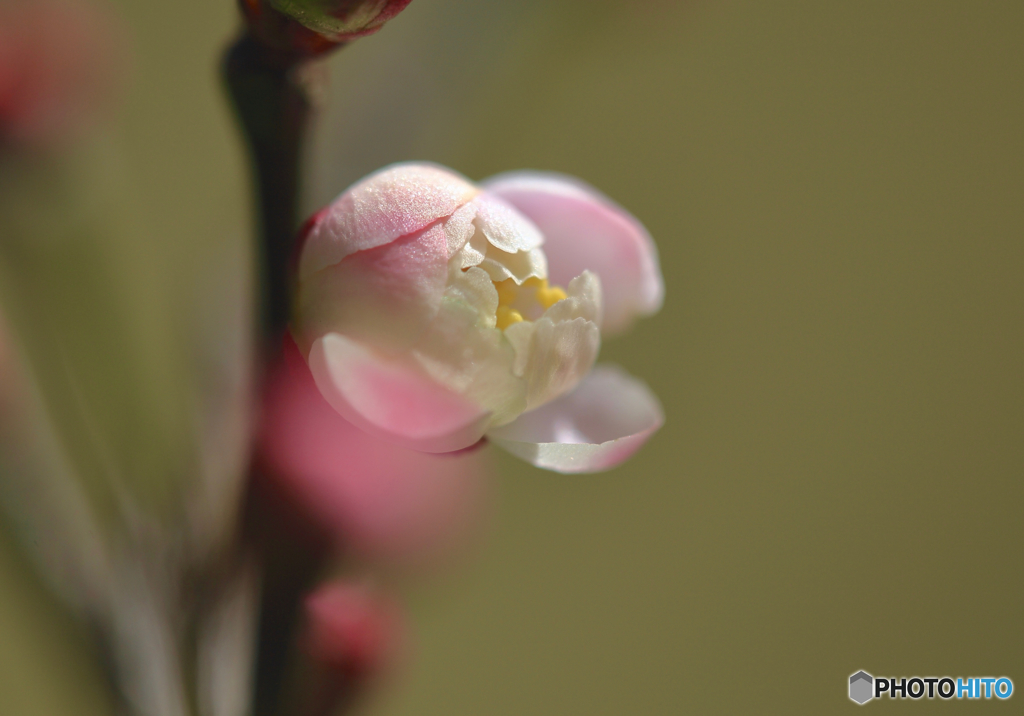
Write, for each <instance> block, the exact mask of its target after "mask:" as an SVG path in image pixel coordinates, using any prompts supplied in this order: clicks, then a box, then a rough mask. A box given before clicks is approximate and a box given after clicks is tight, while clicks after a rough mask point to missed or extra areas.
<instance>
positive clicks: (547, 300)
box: [537, 281, 566, 308]
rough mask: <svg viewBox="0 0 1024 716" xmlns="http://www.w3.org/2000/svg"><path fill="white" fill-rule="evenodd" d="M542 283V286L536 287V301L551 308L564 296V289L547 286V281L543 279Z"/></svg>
mask: <svg viewBox="0 0 1024 716" xmlns="http://www.w3.org/2000/svg"><path fill="white" fill-rule="evenodd" d="M544 284H545V285H544V286H543V287H542V288H538V289H537V301H538V303H540V305H542V306H544V308H551V307H552V306H554V305H555V304H556V303H558V302H559V301H561V300H562V299H563V298H565V297H566V296H565V291H563V290H562V289H561V288H559V287H558V286H552V287H551V288H548V287H547V281H545V282H544Z"/></svg>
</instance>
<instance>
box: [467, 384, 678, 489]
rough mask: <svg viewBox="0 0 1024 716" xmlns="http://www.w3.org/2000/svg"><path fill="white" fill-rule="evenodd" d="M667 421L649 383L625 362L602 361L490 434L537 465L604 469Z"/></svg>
mask: <svg viewBox="0 0 1024 716" xmlns="http://www.w3.org/2000/svg"><path fill="white" fill-rule="evenodd" d="M664 422H665V417H664V415H663V414H662V411H661V405H660V404H659V402H658V399H657V398H656V397H655V396H654V394H653V393H652V392H651V390H650V388H648V387H647V386H646V385H644V384H643V383H642V382H640V381H639V380H637V379H636V378H633V377H632V376H630V375H629V374H627V373H626V372H625V371H623V370H622V369H621V368H618V367H616V366H611V365H599V366H597V367H595V368H594V369H593V370H592V371H591V372H590V373H589V374H588V375H587V377H585V378H584V379H583V380H582V381H581V382H580V384H579V385H578V386H577V387H576V388H575V389H574V390H573V391H572V392H571V393H569V394H567V395H565V396H562V397H561V398H558V399H556V400H554V401H552V402H550V403H548V404H546V405H543V406H541V407H540V408H537V409H536V410H532V411H530V412H528V413H524V414H523V415H521V416H519V417H518V418H516V419H515V420H514V421H512V422H511V423H509V424H508V425H505V426H503V427H500V428H496V429H494V430H491V431H490V432H488V433H487V438H488V439H489V440H491V441H492V442H494V443H495V444H497V445H499V446H501V447H503V448H505V449H506V450H508V451H509V452H511V453H512V454H513V455H516V456H517V457H521V458H522V459H524V460H526V461H527V462H530V463H532V464H533V465H536V466H537V467H543V468H546V469H548V470H554V471H556V472H564V473H579V472H600V471H601V470H607V469H609V468H612V467H615V466H616V465H618V464H619V463H621V462H623V461H624V460H625V459H626V458H628V457H629V456H630V455H632V454H633V453H634V452H636V451H637V450H638V449H639V448H640V446H641V445H643V444H644V443H645V442H647V439H648V438H650V437H651V435H653V434H654V433H655V432H656V431H657V430H658V428H660V427H661V426H662V424H663V423H664Z"/></svg>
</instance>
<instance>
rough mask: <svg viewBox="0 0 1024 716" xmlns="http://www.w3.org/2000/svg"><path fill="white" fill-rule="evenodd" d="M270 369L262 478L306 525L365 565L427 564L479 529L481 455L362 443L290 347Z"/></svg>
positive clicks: (367, 439) (364, 438) (484, 467)
mask: <svg viewBox="0 0 1024 716" xmlns="http://www.w3.org/2000/svg"><path fill="white" fill-rule="evenodd" d="M285 355H286V358H287V359H288V360H287V362H283V363H282V364H280V365H279V366H278V367H277V368H276V369H275V370H274V371H273V374H272V377H271V380H270V383H269V387H268V390H267V394H266V397H265V400H264V405H263V414H264V416H263V423H262V429H261V433H260V440H259V452H260V459H261V463H262V464H263V465H265V466H266V470H265V472H266V474H267V475H268V477H270V478H272V479H273V480H274V481H275V484H277V485H279V486H281V487H282V488H283V489H284V490H285V491H286V495H287V496H288V497H289V498H290V499H291V500H293V501H294V502H295V503H296V504H297V506H298V507H300V508H301V512H302V513H303V516H304V517H305V518H306V519H309V520H311V521H312V524H313V525H314V526H316V527H317V528H319V529H320V530H323V531H325V532H326V533H327V534H329V535H330V536H331V537H333V539H334V540H335V541H337V542H338V543H340V544H342V545H343V546H344V548H345V550H346V552H355V553H358V554H360V555H362V556H364V557H368V558H370V559H371V560H374V561H385V562H388V563H392V564H401V565H403V566H429V565H433V564H434V563H435V562H436V560H438V559H440V558H443V557H446V556H449V555H451V554H453V552H454V551H456V550H458V549H459V548H461V547H462V546H464V545H465V544H466V543H467V542H468V540H469V538H470V537H471V536H472V533H473V532H474V530H475V528H477V527H478V526H479V521H480V516H481V513H482V511H483V510H482V508H483V502H484V492H485V487H486V484H487V473H488V471H489V466H488V460H487V456H486V451H482V450H472V449H470V450H467V451H465V452H463V453H459V454H458V455H430V454H427V453H422V452H416V451H414V450H407V449H405V448H401V447H397V446H396V445H394V444H392V443H389V442H387V441H384V440H381V439H378V438H375V437H373V436H372V435H368V434H367V433H366V432H364V431H363V430H360V429H359V428H357V427H356V426H355V425H353V424H352V423H350V422H348V421H347V420H345V419H344V418H343V417H341V416H340V415H339V414H338V412H337V411H336V410H334V408H332V407H331V406H330V405H328V404H327V401H325V400H324V398H323V396H321V395H320V391H319V390H318V389H317V387H316V384H315V383H314V381H313V376H312V375H311V374H310V371H309V368H308V366H307V365H306V363H305V362H304V361H303V360H302V358H301V356H300V355H299V353H298V350H297V349H296V347H295V346H294V344H291V345H286V347H285Z"/></svg>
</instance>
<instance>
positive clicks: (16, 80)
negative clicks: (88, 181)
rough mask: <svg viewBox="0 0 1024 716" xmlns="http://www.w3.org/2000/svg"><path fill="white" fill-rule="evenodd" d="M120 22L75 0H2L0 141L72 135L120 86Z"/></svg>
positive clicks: (42, 141)
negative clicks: (3, 1) (18, 0)
mask: <svg viewBox="0 0 1024 716" xmlns="http://www.w3.org/2000/svg"><path fill="white" fill-rule="evenodd" d="M116 35H117V33H116V32H115V22H114V21H113V19H112V18H111V17H109V16H108V15H107V14H105V13H103V12H102V11H101V10H100V9H99V8H97V7H95V6H93V5H91V4H90V3H87V2H78V1H75V0H38V1H36V2H12V3H4V4H2V5H0V145H8V146H10V145H14V146H29V147H40V146H47V145H50V144H53V143H55V142H60V141H62V140H65V139H68V138H72V137H74V136H75V135H76V134H78V133H79V132H80V131H81V130H82V129H85V128H87V127H88V126H89V125H90V124H91V123H92V122H93V121H94V120H95V118H96V115H97V114H99V113H100V110H101V109H102V108H103V106H104V105H105V100H106V99H107V98H108V95H110V94H111V91H112V89H113V87H114V86H115V85H116V81H115V80H116V78H117V77H116V76H117V71H116V66H115V64H116V63H115V60H116V59H117V43H116V41H115V40H116Z"/></svg>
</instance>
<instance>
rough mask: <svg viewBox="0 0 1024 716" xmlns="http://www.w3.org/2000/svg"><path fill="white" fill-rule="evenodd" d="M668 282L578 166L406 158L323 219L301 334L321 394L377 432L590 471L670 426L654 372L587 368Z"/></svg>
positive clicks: (314, 230)
mask: <svg viewBox="0 0 1024 716" xmlns="http://www.w3.org/2000/svg"><path fill="white" fill-rule="evenodd" d="M662 294H663V284H662V278H661V273H660V269H659V268H658V258H657V251H656V249H655V246H654V243H653V241H652V240H651V238H650V236H649V235H648V233H647V231H646V230H645V229H644V227H643V226H642V225H641V224H640V222H639V221H637V220H636V219H635V218H634V217H633V216H632V215H630V214H629V213H628V212H627V211H625V210H624V209H623V208H621V207H619V206H618V205H616V204H615V203H613V202H612V201H610V200H609V199H607V198H606V197H604V196H603V195H601V194H600V193H598V192H597V191H596V190H594V189H593V188H591V187H589V186H587V185H586V184H583V183H582V182H580V181H578V180H575V179H570V178H567V177H563V176H560V175H555V174H543V173H536V172H517V173H512V174H505V175H501V176H498V177H495V178H493V179H491V180H489V181H486V182H484V183H483V184H482V185H480V186H477V185H475V184H473V183H472V182H470V181H468V180H467V179H465V178H464V177H462V176H459V175H458V174H455V173H454V172H452V171H450V170H448V169H445V168H443V167H439V166H434V165H429V164H399V165H395V166H392V167H388V168H386V169H384V170H382V171H380V172H378V173H376V174H373V175H371V176H369V177H367V178H366V179H364V180H362V181H360V182H358V183H357V184H356V185H354V186H353V187H351V188H350V189H349V190H348V191H346V192H345V193H343V194H342V195H341V196H340V197H339V198H338V199H337V200H336V201H335V202H334V203H333V204H332V205H331V206H330V207H328V208H327V209H326V210H324V211H322V212H320V213H319V214H318V215H317V217H316V218H315V219H314V220H313V221H312V222H311V224H310V226H309V227H308V230H307V233H306V236H305V244H304V246H303V247H302V251H301V254H300V256H299V262H298V292H297V315H296V322H295V326H294V333H295V336H296V339H297V342H298V344H299V347H300V349H301V351H302V353H303V355H304V356H305V357H306V359H307V361H308V363H309V366H310V369H311V371H312V374H313V377H314V379H315V381H316V385H317V387H318V388H319V389H320V391H321V393H322V394H323V395H324V397H325V398H326V399H327V401H328V402H329V403H330V404H331V405H332V406H333V407H334V408H335V409H336V410H337V411H338V412H339V413H340V414H341V415H343V416H344V417H345V418H346V419H347V420H349V421H350V422H351V423H353V424H354V425H356V426H358V427H360V428H362V429H363V430H366V431H367V432H370V433H372V434H375V435H377V436H380V437H382V438H384V439H387V440H391V441H394V442H397V443H399V444H402V445H405V446H407V447H410V448H413V449H416V450H423V451H427V452H448V451H453V450H459V449H461V448H465V447H467V446H469V445H472V444H474V443H475V442H477V441H478V440H480V438H481V437H483V436H486V437H487V438H488V439H489V440H490V441H492V442H494V443H496V444H498V445H500V446H502V447H504V448H506V449H508V450H509V451H511V452H512V453H513V454H515V455H518V456H520V457H522V458H524V459H526V460H529V461H530V462H532V463H533V464H535V465H538V466H540V467H545V468H548V469H552V470H557V471H560V472H593V471H596V470H602V469H607V468H609V467H612V466H614V465H616V464H618V463H619V462H621V461H622V460H624V459H625V458H626V457H628V456H629V455H630V454H631V453H632V452H634V451H635V450H636V449H637V448H638V447H639V446H640V445H641V444H642V443H643V442H644V441H645V440H646V439H647V438H648V437H650V435H651V434H653V432H655V431H656V430H657V429H658V428H659V427H660V426H661V424H662V422H663V417H662V412H661V407H660V405H659V403H658V401H657V399H656V398H655V397H654V395H653V394H652V393H651V391H650V390H649V389H648V388H647V387H646V386H645V385H644V384H643V383H642V382H640V381H638V380H637V379H635V378H632V377H630V376H629V375H627V374H626V373H625V372H623V371H622V370H621V369H618V368H614V367H598V368H597V369H594V370H593V371H592V370H591V369H592V368H593V366H594V362H595V360H596V358H597V354H598V350H599V348H600V342H601V336H602V334H604V335H610V334H617V333H622V332H623V331H625V330H626V329H627V328H628V327H629V326H630V325H631V323H632V322H633V321H634V320H635V319H636V318H637V317H640V316H645V315H650V314H652V313H654V312H656V311H657V310H658V309H659V308H660V306H661V301H662Z"/></svg>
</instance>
